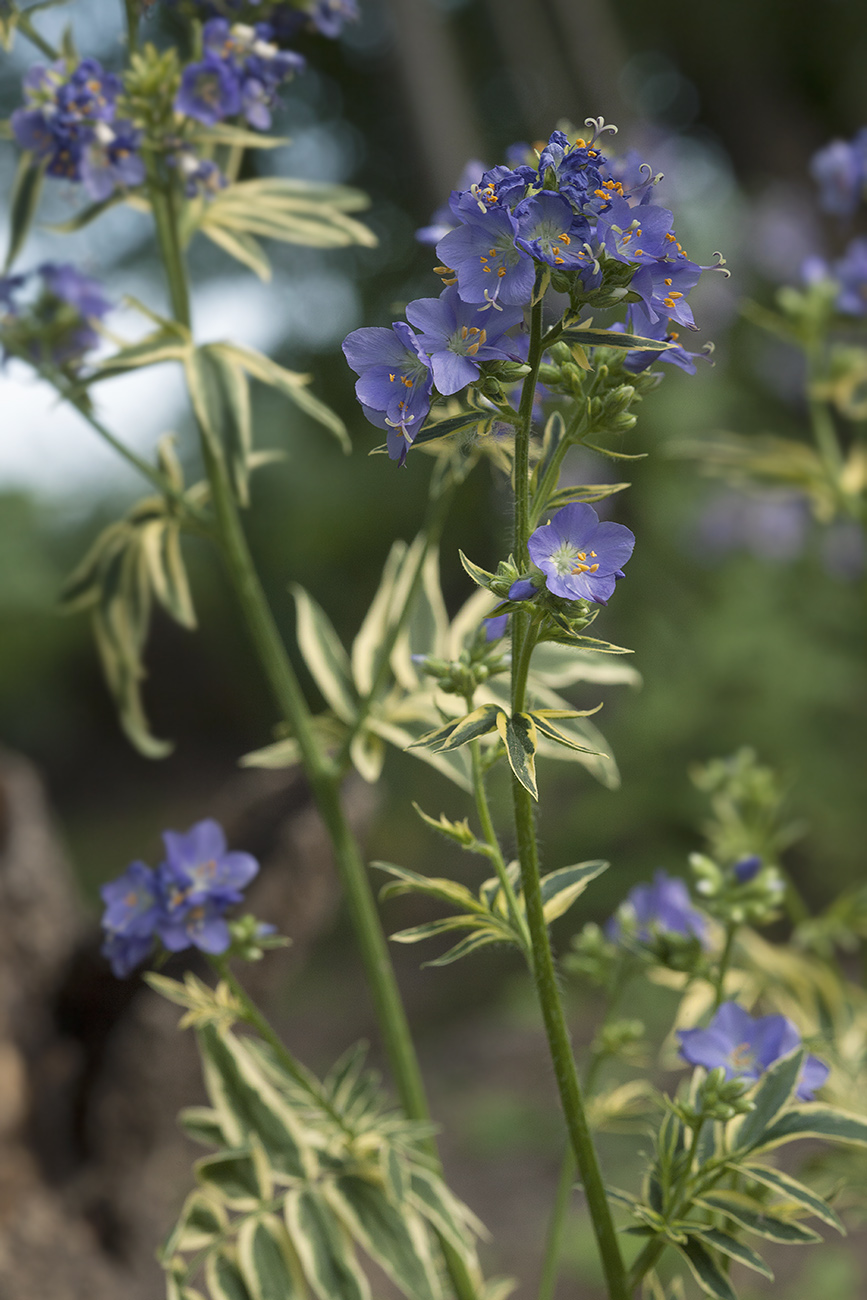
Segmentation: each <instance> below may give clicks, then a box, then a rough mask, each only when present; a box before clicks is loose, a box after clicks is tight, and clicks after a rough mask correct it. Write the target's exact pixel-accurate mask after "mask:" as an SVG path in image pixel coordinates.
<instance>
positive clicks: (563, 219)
mask: <svg viewBox="0 0 867 1300" xmlns="http://www.w3.org/2000/svg"><path fill="white" fill-rule="evenodd" d="M514 216H515V221H516V223H517V227H518V229H517V232H516V236H515V243H516V244H517V246H518V248H521V249H523V250H524V252H525V253H528V254H529V256H530V257H533V258H535V259H536V261H538V262H546V263H547V265H548V266H555V267H566V268H570V267H586V266H587V265H588V262H589V263H592V262H593V260H594V259H593V256H592V254H588V250H587V248H586V247H585V245H586V243H587V240H588V238H589V236H590V226H589V224H588V222H587V219H586V217H582V216H579V215H578V214H576V213H575V212H574V211H573V210H572V206H571V204H570V203H569V202H568V200H567V199H564V198H563V196H562V195H561V194H554V193H552V192H550V191H549V190H542V191H541V193H539V194H534V195H533V196H532V197H531V198H528V199H522V201H521V202H520V203H519V204H518V206H517V207H516V208H515V213H514Z"/></svg>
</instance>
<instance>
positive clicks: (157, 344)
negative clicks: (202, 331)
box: [90, 327, 190, 383]
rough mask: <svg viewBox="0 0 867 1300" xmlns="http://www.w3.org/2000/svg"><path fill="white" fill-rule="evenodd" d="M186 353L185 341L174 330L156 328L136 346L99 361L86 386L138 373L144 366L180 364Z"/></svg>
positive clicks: (133, 344) (188, 350)
mask: <svg viewBox="0 0 867 1300" xmlns="http://www.w3.org/2000/svg"><path fill="white" fill-rule="evenodd" d="M189 352H190V345H189V341H188V340H186V339H184V338H183V337H181V336H179V334H178V331H177V330H176V329H165V328H163V327H160V328H159V329H157V330H154V331H153V332H152V333H150V334H147V335H146V336H145V337H144V338H143V339H140V340H139V342H138V343H131V344H130V345H129V346H128V347H125V348H120V349H118V351H117V352H115V353H113V355H112V356H110V357H107V358H106V359H105V360H104V361H101V362H100V363H99V365H98V366H97V367H96V369H95V372H94V375H93V376H92V377H91V380H90V382H91V383H92V382H93V381H94V379H111V378H113V377H114V376H115V375H121V374H126V373H128V372H129V371H131V370H141V369H143V368H144V367H145V366H158V365H161V364H162V363H163V362H165V361H184V360H186V358H187V357H188V356H189Z"/></svg>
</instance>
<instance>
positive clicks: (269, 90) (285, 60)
mask: <svg viewBox="0 0 867 1300" xmlns="http://www.w3.org/2000/svg"><path fill="white" fill-rule="evenodd" d="M272 36H273V29H272V28H271V27H270V26H269V25H268V24H267V23H257V24H256V26H255V27H251V26H248V25H247V24H243V23H235V24H234V25H232V26H230V24H229V22H228V21H227V20H226V19H225V18H212V19H210V21H209V22H207V23H205V26H204V30H203V32H202V46H203V50H204V58H203V59H201V60H200V61H199V62H198V63H191V64H189V65H188V66H187V67H186V68H185V69H184V72H183V76H182V77H181V85H180V89H179V90H178V93H177V95H176V97H175V109H176V110H177V112H179V113H183V114H184V115H185V116H186V117H192V118H195V119H196V121H198V122H203V123H204V124H205V125H206V126H214V125H215V124H216V123H217V122H222V121H223V119H224V118H227V117H235V116H236V115H237V114H239V113H243V115H244V117H245V118H246V120H247V122H248V123H249V124H250V126H253V127H256V129H257V130H260V131H265V130H267V129H268V127H269V126H270V125H271V109H272V108H273V106H274V103H275V102H276V97H277V90H278V88H279V86H280V85H282V83H283V82H284V81H286V80H287V78H288V77H290V76H292V75H293V74H294V73H295V72H300V71H301V70H303V68H304V66H305V60H304V59H303V58H302V56H301V55H300V54H296V53H294V52H292V51H289V50H281V49H280V48H279V46H278V45H276V44H275V43H274V41H273V40H272V39H271V37H272Z"/></svg>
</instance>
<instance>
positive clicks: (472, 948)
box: [423, 924, 520, 966]
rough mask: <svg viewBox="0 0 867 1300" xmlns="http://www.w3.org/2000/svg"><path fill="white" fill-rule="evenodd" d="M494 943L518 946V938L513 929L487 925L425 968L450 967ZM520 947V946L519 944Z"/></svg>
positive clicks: (428, 963)
mask: <svg viewBox="0 0 867 1300" xmlns="http://www.w3.org/2000/svg"><path fill="white" fill-rule="evenodd" d="M492 943H514V944H518V940H517V938H516V936H515V935H514V934H513V932H512V930H511V927H509V926H507V925H502V926H498V925H490V924H489V925H486V926H485V927H484V929H481V928H480V929H479V930H477V931H476V933H475V934H470V935H468V936H467V938H466V939H461V941H460V943H456V944H455V946H454V948H449V950H448V952H445V953H443V955H442V957H435V958H434V959H433V960H432V961H426V962H424V963H423V965H424V966H450V965H451V964H452V962H454V961H460V960H461V958H462V957H469V956H470V955H471V954H472V953H474V952H477V951H478V950H479V948H487V947H488V945H489V944H492ZM518 946H519V947H520V944H518Z"/></svg>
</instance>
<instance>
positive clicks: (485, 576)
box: [458, 551, 496, 591]
mask: <svg viewBox="0 0 867 1300" xmlns="http://www.w3.org/2000/svg"><path fill="white" fill-rule="evenodd" d="M458 555H459V556H460V561H461V564H462V565H463V566H464V568H465V569H466V571H467V573H468V574H469V575H470V577H471V578H472V580H473V582H474V583H475V584H476V586H477V587H485V588H486V590H488V591H490V589H491V583H492V582H494V581H495V579H496V575H495V574H493V573H488V570H487V569H482V568H480V567H479V565H478V564H473V562H472V560H468V559H467V557H466V556H465V555H464V553H463V551H458Z"/></svg>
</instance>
